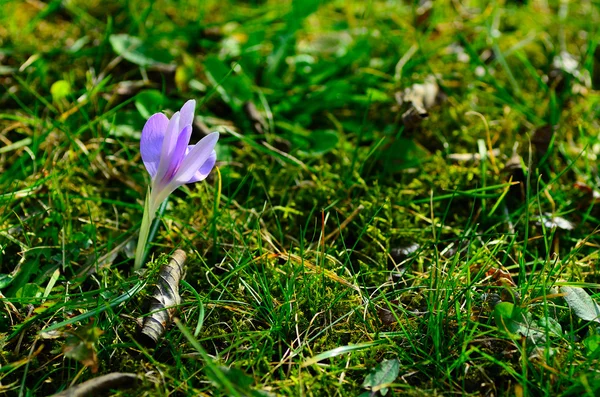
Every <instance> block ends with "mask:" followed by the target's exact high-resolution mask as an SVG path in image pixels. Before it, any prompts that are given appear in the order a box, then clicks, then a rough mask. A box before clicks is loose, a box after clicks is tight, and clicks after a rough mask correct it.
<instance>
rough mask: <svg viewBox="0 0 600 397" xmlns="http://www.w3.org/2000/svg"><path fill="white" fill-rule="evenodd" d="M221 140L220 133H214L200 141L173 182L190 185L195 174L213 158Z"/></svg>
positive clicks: (192, 149) (186, 157)
mask: <svg viewBox="0 0 600 397" xmlns="http://www.w3.org/2000/svg"><path fill="white" fill-rule="evenodd" d="M218 140H219V133H218V132H213V133H212V134H208V135H207V136H205V137H204V138H202V139H201V140H200V142H198V143H197V144H196V145H194V147H193V148H191V150H190V151H189V153H188V154H187V155H186V156H185V158H184V159H183V161H182V163H181V165H180V166H179V170H177V173H176V174H175V176H174V177H173V180H174V181H176V182H177V183H179V184H181V185H183V184H185V183H188V181H190V180H191V179H192V177H193V176H194V174H195V173H196V172H197V171H198V170H199V169H200V168H201V167H202V165H203V164H204V163H205V162H206V161H207V160H208V159H209V157H210V156H211V154H212V152H213V150H214V148H215V145H216V144H217V141H218Z"/></svg>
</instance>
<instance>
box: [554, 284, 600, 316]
mask: <svg viewBox="0 0 600 397" xmlns="http://www.w3.org/2000/svg"><path fill="white" fill-rule="evenodd" d="M560 292H562V293H563V294H565V296H564V298H565V301H567V305H569V307H570V308H571V310H573V312H574V313H575V315H576V316H577V317H579V318H580V319H582V320H585V321H595V322H597V323H600V305H598V304H597V303H596V302H595V301H594V300H593V299H592V297H591V296H589V295H588V293H587V292H585V290H584V289H583V288H579V287H567V286H564V287H561V288H560Z"/></svg>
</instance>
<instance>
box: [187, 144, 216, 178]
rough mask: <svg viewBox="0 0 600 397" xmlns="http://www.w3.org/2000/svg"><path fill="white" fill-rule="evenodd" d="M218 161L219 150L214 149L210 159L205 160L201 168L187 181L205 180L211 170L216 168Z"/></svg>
mask: <svg viewBox="0 0 600 397" xmlns="http://www.w3.org/2000/svg"><path fill="white" fill-rule="evenodd" d="M216 162H217V152H215V151H214V150H213V151H212V153H211V154H210V156H209V157H208V159H207V160H206V161H205V162H204V164H202V166H201V167H200V169H199V170H198V171H196V173H195V174H194V175H193V176H192V178H191V179H190V180H189V181H187V183H193V182H200V181H203V180H205V179H206V177H207V176H208V174H210V172H211V171H212V169H213V168H214V166H215V163H216Z"/></svg>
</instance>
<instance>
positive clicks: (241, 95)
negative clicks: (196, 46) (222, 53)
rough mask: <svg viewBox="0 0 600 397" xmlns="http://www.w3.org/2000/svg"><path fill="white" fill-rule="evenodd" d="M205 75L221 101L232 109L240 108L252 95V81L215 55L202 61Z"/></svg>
mask: <svg viewBox="0 0 600 397" xmlns="http://www.w3.org/2000/svg"><path fill="white" fill-rule="evenodd" d="M203 65H204V71H205V73H206V77H207V78H208V80H209V81H210V83H211V84H212V85H213V87H214V89H215V90H216V91H217V93H219V95H220V96H221V99H222V100H223V102H225V103H226V104H228V105H229V106H231V108H232V109H234V110H236V111H237V110H241V109H242V106H243V105H244V103H246V102H248V101H250V100H251V99H252V97H253V95H254V94H253V91H252V82H251V81H250V79H249V78H248V77H247V76H246V75H245V74H242V73H240V74H237V73H236V72H234V68H233V67H231V66H228V65H226V64H225V63H224V62H223V61H221V60H220V59H219V58H218V57H217V56H208V57H206V58H205V59H204V62H203Z"/></svg>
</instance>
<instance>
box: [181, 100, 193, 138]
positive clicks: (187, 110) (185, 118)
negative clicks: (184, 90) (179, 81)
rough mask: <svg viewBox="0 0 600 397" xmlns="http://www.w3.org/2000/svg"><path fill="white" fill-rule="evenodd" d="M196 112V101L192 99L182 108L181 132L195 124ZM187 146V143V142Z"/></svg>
mask: <svg viewBox="0 0 600 397" xmlns="http://www.w3.org/2000/svg"><path fill="white" fill-rule="evenodd" d="M195 110H196V101H195V100H193V99H190V100H189V101H187V102H186V103H185V104H184V105H183V106H182V107H181V111H180V116H179V131H181V130H183V129H184V128H185V127H186V126H188V125H192V124H193V123H194V111H195ZM186 145H187V142H186Z"/></svg>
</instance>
